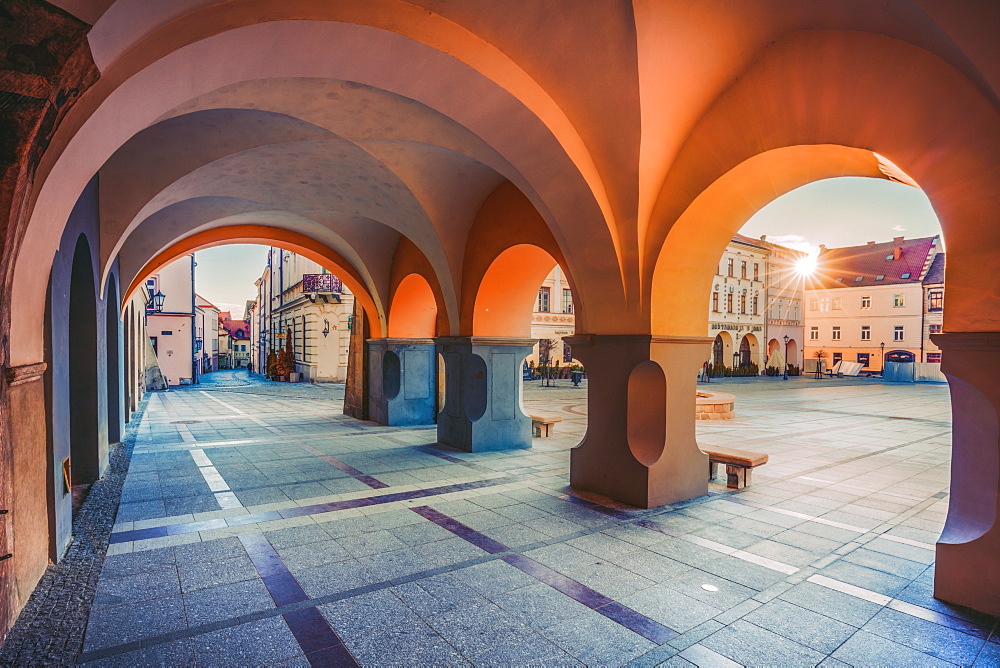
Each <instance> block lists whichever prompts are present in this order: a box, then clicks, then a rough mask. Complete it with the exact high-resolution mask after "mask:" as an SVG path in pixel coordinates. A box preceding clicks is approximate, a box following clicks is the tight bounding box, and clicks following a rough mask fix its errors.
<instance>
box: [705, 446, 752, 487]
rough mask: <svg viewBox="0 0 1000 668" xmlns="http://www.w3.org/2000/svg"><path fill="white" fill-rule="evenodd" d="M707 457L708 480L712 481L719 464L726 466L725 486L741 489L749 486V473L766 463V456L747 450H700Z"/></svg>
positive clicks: (721, 448)
mask: <svg viewBox="0 0 1000 668" xmlns="http://www.w3.org/2000/svg"><path fill="white" fill-rule="evenodd" d="M701 451H702V452H704V453H705V454H706V455H708V479H709V480H713V479H714V478H715V477H716V476H717V475H718V473H719V464H725V465H726V486H727V487H729V488H730V489H743V488H744V487H746V486H748V485H749V484H750V473H751V472H752V471H753V469H754V467H755V466H763V465H764V464H766V463H767V455H765V454H763V453H761V452H750V451H749V450H737V449H736V448H723V447H718V446H713V447H711V448H702V449H701Z"/></svg>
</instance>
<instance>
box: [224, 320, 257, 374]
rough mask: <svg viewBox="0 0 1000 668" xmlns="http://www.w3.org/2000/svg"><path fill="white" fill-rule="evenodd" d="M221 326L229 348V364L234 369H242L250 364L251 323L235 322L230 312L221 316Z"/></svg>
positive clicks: (244, 321)
mask: <svg viewBox="0 0 1000 668" xmlns="http://www.w3.org/2000/svg"><path fill="white" fill-rule="evenodd" d="M219 326H220V327H221V328H222V329H223V330H225V332H226V339H227V340H228V347H229V360H230V361H229V364H230V368H232V369H241V368H244V367H246V366H247V365H249V364H250V360H251V353H250V323H249V322H247V321H246V320H234V319H233V317H232V314H231V313H230V312H228V311H225V312H223V313H220V314H219Z"/></svg>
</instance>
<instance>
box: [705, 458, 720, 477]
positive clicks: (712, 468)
mask: <svg viewBox="0 0 1000 668" xmlns="http://www.w3.org/2000/svg"><path fill="white" fill-rule="evenodd" d="M718 477H719V462H713V461H709V462H708V479H709V480H715V479H716V478H718Z"/></svg>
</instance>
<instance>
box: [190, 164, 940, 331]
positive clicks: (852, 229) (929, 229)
mask: <svg viewBox="0 0 1000 668" xmlns="http://www.w3.org/2000/svg"><path fill="white" fill-rule="evenodd" d="M740 233H742V234H744V235H746V236H749V237H760V235H762V234H766V235H767V239H768V241H773V242H774V243H777V244H782V245H784V246H788V247H789V248H794V249H796V250H802V251H806V252H816V251H817V250H818V249H819V245H820V244H825V245H826V246H828V247H830V248H837V247H840V246H859V245H861V244H864V243H865V242H868V241H877V242H882V241H892V239H893V237H906V238H908V239H913V238H916V237H929V236H933V235H935V234H940V233H941V226H940V223H938V219H937V216H936V215H935V214H934V210H933V209H932V208H931V205H930V202H929V201H928V200H927V197H926V196H925V195H924V193H923V191H922V190H919V189H917V188H913V187H911V186H906V185H903V184H901V183H896V182H894V181H885V180H881V179H870V178H860V177H842V178H836V179H826V180H823V181H816V182H814V183H810V184H809V185H806V186H802V187H801V188H797V189H796V190H793V191H791V192H790V193H788V194H786V195H784V196H782V197H779V198H778V199H776V200H774V201H773V202H771V203H770V204H768V205H767V206H765V207H764V208H762V209H761V210H760V211H758V212H757V213H756V214H755V215H754V216H753V217H752V218H750V220H748V221H747V223H746V224H745V225H744V226H743V228H742V229H741V230H740ZM195 261H196V262H197V263H198V266H197V268H196V269H195V281H196V283H197V287H196V290H197V292H198V294H200V295H201V296H202V297H204V298H205V299H207V300H209V301H210V302H212V303H213V304H215V305H216V306H218V307H219V308H220V309H221V310H223V311H226V310H229V311H232V313H233V317H234V318H242V317H243V309H244V307H245V306H246V302H247V300H248V299H254V298H256V296H257V289H256V287H255V286H254V281H256V280H257V279H258V278H260V276H261V274H262V273H263V272H264V266H265V265H266V264H267V246H253V245H247V244H238V245H231V246H219V247H217V248H210V249H208V250H203V251H198V253H196V254H195Z"/></svg>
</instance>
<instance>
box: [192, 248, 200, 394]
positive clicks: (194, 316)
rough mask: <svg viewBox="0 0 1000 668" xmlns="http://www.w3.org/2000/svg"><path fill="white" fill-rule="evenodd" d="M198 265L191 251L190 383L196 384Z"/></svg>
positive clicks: (198, 375) (197, 376) (197, 372)
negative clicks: (196, 293)
mask: <svg viewBox="0 0 1000 668" xmlns="http://www.w3.org/2000/svg"><path fill="white" fill-rule="evenodd" d="M196 266H198V263H197V262H195V261H194V253H191V383H192V384H194V385H197V384H199V383H200V382H201V373H200V370H201V364H199V363H195V361H194V353H195V343H196V342H197V339H198V332H197V323H196V322H195V321H196V320H197V310H196V306H197V301H196V297H195V289H194V268H195V267H196Z"/></svg>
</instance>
